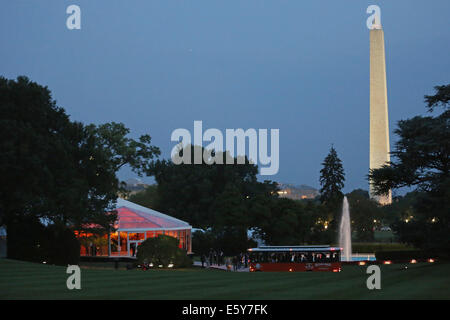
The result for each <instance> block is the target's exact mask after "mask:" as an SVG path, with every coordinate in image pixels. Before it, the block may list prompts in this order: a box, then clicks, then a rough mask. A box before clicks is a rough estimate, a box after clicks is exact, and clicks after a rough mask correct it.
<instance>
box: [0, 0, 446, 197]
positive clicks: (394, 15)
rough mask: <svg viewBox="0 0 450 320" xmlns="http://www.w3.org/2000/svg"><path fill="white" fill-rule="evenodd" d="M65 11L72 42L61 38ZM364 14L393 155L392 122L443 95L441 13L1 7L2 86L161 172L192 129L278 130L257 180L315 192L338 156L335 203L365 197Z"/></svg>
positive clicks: (314, 5) (426, 7) (321, 6)
mask: <svg viewBox="0 0 450 320" xmlns="http://www.w3.org/2000/svg"><path fill="white" fill-rule="evenodd" d="M71 4H76V5H78V6H80V8H81V30H68V29H67V27H66V19H67V17H68V14H66V8H67V7H68V6H69V5H71ZM371 4H376V5H379V6H380V7H381V23H382V25H383V29H384V32H385V41H386V64H387V83H388V102H389V117H390V131H391V147H392V146H393V145H394V142H395V139H396V137H395V135H394V134H393V131H394V129H395V127H396V122H397V121H398V120H401V119H406V118H410V117H413V116H415V115H419V114H421V115H424V114H426V110H425V107H424V102H423V96H424V95H425V94H432V93H433V87H434V86H436V85H442V84H447V83H448V82H449V75H450V59H449V56H450V27H449V17H448V15H449V12H450V1H448V0H442V1H441V0H433V1H411V0H395V1H392V0H390V1H375V0H372V1H363V0H346V1H336V0H335V1H313V0H308V1H298V0H284V1H278V0H277V1H276V0H271V1H262V0H239V1H233V0H227V1H218V0H184V1H173V0H142V1H138V0H128V1H121V0H95V1H93V0H39V1H35V0H14V1H7V0H0V41H1V42H0V43H1V44H0V75H2V76H4V77H7V78H16V77H17V76H19V75H26V76H28V77H29V78H30V79H31V80H33V81H36V82H38V83H40V84H42V85H46V86H48V87H49V89H50V90H51V91H52V92H53V98H54V99H56V100H57V104H58V105H59V106H61V107H64V108H65V109H66V111H67V113H68V114H69V115H70V116H71V119H72V120H77V121H82V122H84V123H96V124H100V123H105V122H110V121H115V122H123V123H124V124H125V125H126V126H127V127H129V128H130V129H131V132H132V136H133V137H137V136H139V135H140V134H144V133H148V134H150V135H151V136H152V138H153V144H155V145H156V146H159V147H160V148H161V150H162V158H169V156H170V151H171V149H172V147H173V146H174V142H171V141H170V136H171V133H172V131H173V130H175V129H177V128H186V129H188V130H190V131H191V132H193V124H194V120H202V121H203V127H204V130H205V129H207V128H218V129H221V130H223V132H225V129H226V128H230V129H234V128H243V129H248V128H255V129H259V128H261V129H280V170H279V173H278V174H277V175H275V176H264V177H261V180H263V179H270V180H276V181H279V182H287V183H294V184H307V185H311V186H314V187H317V188H318V187H319V175H320V173H319V171H320V169H321V162H322V161H323V159H324V157H325V156H326V155H327V153H328V151H329V148H330V146H331V144H334V146H335V148H336V150H337V152H338V155H339V156H340V158H341V159H342V161H343V165H344V169H345V173H346V184H345V188H344V191H345V192H349V191H351V190H353V189H355V188H363V189H368V182H367V180H366V175H367V173H368V166H369V30H368V29H367V27H366V20H367V18H368V16H369V15H368V14H366V8H367V7H368V6H369V5H371ZM134 176H135V175H134V174H133V173H131V172H130V171H129V170H123V171H122V172H121V173H120V177H121V178H122V179H126V178H130V177H134ZM144 181H151V180H149V179H144Z"/></svg>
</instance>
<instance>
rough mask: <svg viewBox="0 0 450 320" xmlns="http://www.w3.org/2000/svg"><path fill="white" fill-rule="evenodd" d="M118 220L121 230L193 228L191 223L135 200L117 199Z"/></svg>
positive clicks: (117, 225) (117, 223) (117, 224)
mask: <svg viewBox="0 0 450 320" xmlns="http://www.w3.org/2000/svg"><path fill="white" fill-rule="evenodd" d="M116 210H117V222H116V224H115V227H116V229H117V230H119V231H125V230H126V231H143V230H160V229H161V230H162V229H164V230H177V229H191V228H192V227H191V226H190V225H189V223H187V222H185V221H182V220H179V219H176V218H173V217H171V216H168V215H166V214H163V213H161V212H158V211H155V210H152V209H149V208H146V207H143V206H140V205H138V204H135V203H133V202H130V201H127V200H124V199H121V198H119V199H117V209H116Z"/></svg>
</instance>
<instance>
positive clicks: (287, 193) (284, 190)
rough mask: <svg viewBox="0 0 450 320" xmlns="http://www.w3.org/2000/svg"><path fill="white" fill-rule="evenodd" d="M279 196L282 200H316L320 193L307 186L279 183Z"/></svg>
mask: <svg viewBox="0 0 450 320" xmlns="http://www.w3.org/2000/svg"><path fill="white" fill-rule="evenodd" d="M278 188H279V189H280V191H278V195H279V196H280V198H288V199H292V200H302V199H314V198H315V197H317V196H318V195H320V193H319V191H318V190H317V189H315V188H313V187H310V186H307V185H303V184H302V185H294V184H290V183H279V184H278Z"/></svg>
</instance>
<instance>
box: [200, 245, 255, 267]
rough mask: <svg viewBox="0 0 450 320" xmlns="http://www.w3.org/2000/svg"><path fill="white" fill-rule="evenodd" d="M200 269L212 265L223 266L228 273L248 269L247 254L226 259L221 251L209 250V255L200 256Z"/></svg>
mask: <svg viewBox="0 0 450 320" xmlns="http://www.w3.org/2000/svg"><path fill="white" fill-rule="evenodd" d="M200 259H201V262H202V268H205V267H208V268H209V267H211V266H213V265H215V266H218V267H221V266H224V267H225V268H226V269H227V270H228V271H231V270H233V271H238V270H239V269H242V268H248V254H247V253H240V254H239V255H236V256H233V257H226V256H225V255H224V253H223V252H222V251H216V250H212V249H211V250H210V251H209V254H207V255H205V254H203V255H201V257H200Z"/></svg>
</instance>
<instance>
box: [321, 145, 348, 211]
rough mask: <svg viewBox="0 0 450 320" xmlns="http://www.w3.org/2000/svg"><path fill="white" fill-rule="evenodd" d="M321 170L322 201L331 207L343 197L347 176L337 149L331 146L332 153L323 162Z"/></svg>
mask: <svg viewBox="0 0 450 320" xmlns="http://www.w3.org/2000/svg"><path fill="white" fill-rule="evenodd" d="M322 166H323V168H322V169H321V170H320V185H321V188H320V200H321V201H322V202H323V203H325V204H329V205H332V206H333V205H334V204H335V203H336V202H340V201H341V200H342V197H343V193H342V191H341V190H342V188H343V187H344V181H345V174H344V167H343V166H342V161H341V159H339V157H338V154H337V152H336V149H334V147H333V146H331V149H330V152H329V153H328V155H327V156H326V157H325V160H324V161H323V162H322Z"/></svg>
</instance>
